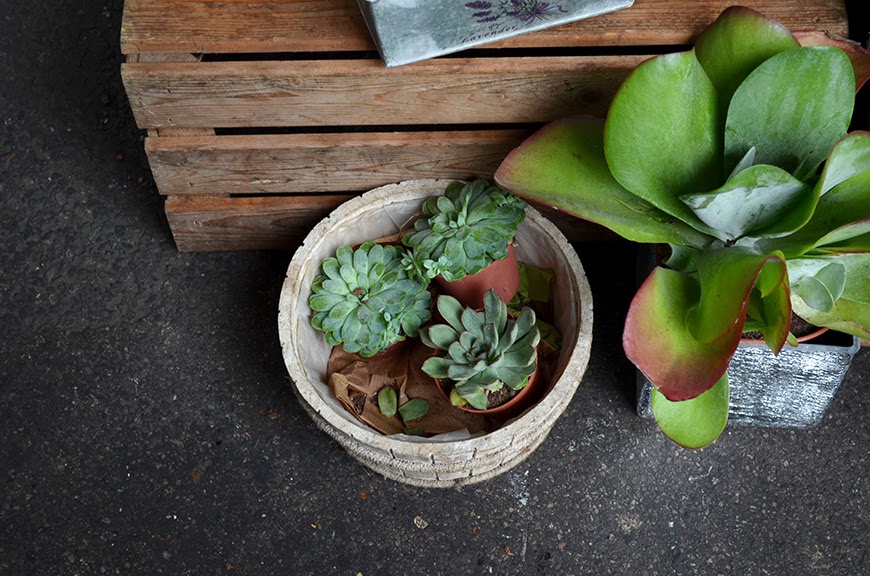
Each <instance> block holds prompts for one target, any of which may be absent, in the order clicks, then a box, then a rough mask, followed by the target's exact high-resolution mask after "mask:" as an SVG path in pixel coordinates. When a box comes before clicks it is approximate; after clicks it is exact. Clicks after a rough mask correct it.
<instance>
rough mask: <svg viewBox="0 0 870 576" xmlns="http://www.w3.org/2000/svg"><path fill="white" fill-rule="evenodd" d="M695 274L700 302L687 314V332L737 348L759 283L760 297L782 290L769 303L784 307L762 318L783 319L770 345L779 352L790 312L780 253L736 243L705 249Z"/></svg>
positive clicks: (710, 341) (712, 341)
mask: <svg viewBox="0 0 870 576" xmlns="http://www.w3.org/2000/svg"><path fill="white" fill-rule="evenodd" d="M762 271H764V274H762ZM698 276H699V281H700V286H701V294H700V301H699V303H698V306H697V307H695V308H693V309H692V310H691V311H690V313H689V315H688V324H689V331H690V333H691V334H692V336H693V337H694V338H695V339H696V340H697V341H699V342H703V343H715V342H718V341H725V342H729V343H733V346H734V347H736V346H737V344H736V342H737V341H738V340H739V339H740V334H741V333H742V332H743V322H744V320H745V318H746V311H747V304H748V301H749V296H750V294H751V292H752V289H753V288H754V287H755V286H756V282H758V289H759V291H760V292H761V297H762V299H766V298H768V297H770V296H771V295H773V294H774V293H776V292H778V291H779V292H781V293H780V294H779V295H777V296H776V297H775V298H774V299H773V300H772V301H771V302H776V303H778V305H779V306H780V307H783V309H782V310H781V311H780V312H779V313H775V314H767V313H766V317H765V321H766V322H767V323H768V324H769V325H770V324H771V323H773V322H784V326H780V327H779V330H777V334H779V335H780V337H781V340H780V341H779V342H776V343H774V345H773V346H771V349H772V350H773V351H774V353H779V350H780V349H781V348H782V345H783V344H784V342H785V338H786V335H787V334H788V323H789V320H790V314H791V309H790V308H789V304H788V301H789V299H788V276H787V273H786V265H785V261H784V260H783V259H782V257H781V256H780V255H776V254H773V255H764V254H758V253H756V252H754V251H752V250H750V249H748V248H742V247H739V246H733V247H731V248H726V249H723V250H717V251H715V252H707V253H705V254H703V255H702V256H701V257H700V258H699V259H698ZM732 351H733V349H732ZM717 378H718V377H717Z"/></svg>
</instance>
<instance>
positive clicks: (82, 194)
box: [0, 0, 870, 576]
mask: <svg viewBox="0 0 870 576" xmlns="http://www.w3.org/2000/svg"><path fill="white" fill-rule="evenodd" d="M0 7H2V10H0V246H2V256H0V258H2V265H0V303H2V306H0V315H2V316H0V334H2V338H0V482H2V493H0V574H3V575H7V574H8V575H30V574H38V575H43V574H45V575H55V574H58V575H67V574H69V575H89V574H192V575H193V574H195V575H203V574H215V575H217V574H229V575H232V574H257V575H268V574H292V575H309V574H310V575H323V574H336V575H348V576H357V575H358V574H362V575H364V576H380V575H397V576H401V575H409V574H420V575H440V574H444V575H455V574H475V575H476V574H496V575H503V574H521V575H522V574H539V575H558V576H562V575H580V574H589V575H608V574H614V575H616V574H681V575H682V574H686V575H689V574H713V575H715V574H723V575H731V574H771V575H790V576H793V575H803V574H824V575H858V574H867V573H868V572H870V558H868V548H870V540H868V536H867V535H868V532H870V496H868V494H870V460H868V448H867V447H868V445H870V419H868V417H867V415H868V413H870V394H868V391H867V387H866V385H867V383H868V382H870V353H868V352H867V350H866V349H865V350H862V351H861V352H860V353H859V354H858V356H857V357H856V359H855V361H854V363H853V368H852V370H851V371H850V372H849V374H848V375H847V377H846V380H845V382H844V383H843V386H842V388H841V390H840V392H839V393H838V395H837V396H836V398H835V399H834V402H833V404H832V406H831V408H830V410H829V411H828V413H827V415H826V416H825V418H824V421H823V422H822V424H821V425H820V426H819V427H817V428H815V429H812V430H805V431H790V430H775V429H750V428H736V427H730V428H729V429H728V430H727V431H726V433H725V434H724V435H723V437H722V438H721V439H720V440H719V441H718V442H717V443H716V444H714V445H713V446H711V447H709V448H707V449H704V450H702V451H695V452H690V451H684V450H682V449H680V448H677V447H676V446H674V445H673V444H671V443H670V442H668V441H667V440H665V439H664V438H663V437H662V436H661V435H660V434H659V433H658V432H657V431H656V429H655V426H654V424H651V423H649V422H647V421H644V420H641V419H640V418H638V417H637V416H636V415H635V413H634V412H633V409H632V405H631V401H630V399H631V394H632V386H633V378H634V372H633V369H632V367H631V366H630V364H629V363H628V362H627V360H625V358H624V356H623V354H622V351H621V345H620V335H621V323H622V320H623V317H624V311H625V308H626V306H627V303H628V301H629V299H630V297H631V293H632V290H633V280H632V277H631V272H632V271H631V266H630V265H626V266H614V264H613V263H614V262H620V261H623V262H631V259H632V258H633V257H634V248H633V247H631V246H628V245H624V244H605V245H583V246H579V252H580V256H581V259H582V261H583V263H584V266H585V267H586V270H587V274H588V276H589V279H590V282H591V284H592V289H593V294H594V298H595V328H594V341H593V349H592V359H591V361H590V365H589V369H588V372H587V374H586V377H585V379H584V381H583V383H582V385H581V388H580V390H579V392H578V394H577V396H575V398H574V400H573V402H572V403H571V405H570V407H569V409H568V410H567V412H566V413H565V414H564V415H563V416H562V417H561V418H560V419H559V421H558V422H557V423H556V425H555V427H554V429H553V431H552V433H551V434H550V437H549V438H548V439H547V441H546V442H545V443H544V444H543V445H542V446H541V447H540V448H538V449H537V450H536V451H535V452H534V454H532V455H531V456H530V457H529V458H528V459H527V460H526V461H525V462H524V463H523V464H521V465H520V466H519V467H517V468H515V469H513V470H512V471H510V472H508V473H505V474H503V475H501V476H499V477H498V478H496V479H494V480H491V481H488V482H486V483H484V484H481V485H476V486H471V487H466V488H462V489H447V490H424V489H418V488H412V487H407V486H404V485H401V484H397V483H395V482H392V481H390V480H386V479H384V478H382V477H380V476H378V475H376V474H374V473H372V472H370V471H369V470H368V469H366V468H365V467H363V466H361V465H360V464H358V463H357V462H356V461H354V460H353V459H352V458H350V457H349V456H348V455H347V454H345V452H344V451H343V450H342V449H341V448H340V447H339V446H338V445H337V444H336V443H335V442H334V441H332V440H331V439H330V438H329V437H328V436H326V435H325V434H324V433H322V432H320V431H318V430H317V429H316V428H315V426H314V424H313V422H312V420H311V419H310V418H309V417H308V416H307V415H306V414H305V413H304V412H303V410H302V408H301V407H300V406H299V405H298V404H297V402H296V400H295V398H294V396H293V394H292V392H291V387H290V383H289V381H288V378H287V375H286V370H285V368H284V365H283V361H282V358H281V350H280V345H279V342H278V336H277V327H276V315H277V306H278V295H279V293H280V288H281V284H282V281H283V275H284V272H285V270H286V266H287V264H288V262H289V260H290V257H291V254H290V253H282V252H272V253H267V252H250V253H224V254H179V253H177V252H176V250H175V246H174V244H173V241H172V238H171V235H170V232H169V229H168V226H167V224H166V221H165V217H164V216H163V213H162V201H161V199H160V197H159V195H158V194H157V191H156V189H155V187H154V185H153V182H152V179H151V175H150V173H149V171H148V167H147V162H146V159H145V156H144V152H143V134H142V133H141V132H140V131H138V130H137V129H136V127H135V124H134V123H133V120H132V116H131V114H130V112H129V107H128V105H127V102H126V98H125V95H124V91H123V87H122V85H121V82H120V74H119V67H120V64H121V56H120V54H119V51H118V31H119V27H120V20H121V9H122V2H121V1H120V0H111V1H110V0H95V1H93V2H73V1H60V0H51V1H47V2H39V3H37V2H22V3H13V2H7V1H5V0H0ZM415 519H418V520H417V521H416V522H415ZM420 526H424V527H420Z"/></svg>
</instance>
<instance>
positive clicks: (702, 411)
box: [652, 373, 730, 448]
mask: <svg viewBox="0 0 870 576" xmlns="http://www.w3.org/2000/svg"><path fill="white" fill-rule="evenodd" d="M729 397H730V390H729V386H728V374H727V373H726V374H723V375H722V378H720V379H719V380H718V381H717V382H716V384H714V385H713V387H712V388H710V389H709V390H707V391H706V392H704V393H703V394H701V395H700V396H698V397H697V398H693V399H691V400H684V401H682V402H671V401H670V400H668V399H667V397H666V396H665V395H664V394H661V393H660V392H658V391H657V390H655V389H653V392H652V409H653V415H654V416H655V419H656V422H657V423H658V425H659V428H661V429H662V432H664V433H665V436H667V437H668V438H670V439H671V440H673V441H674V442H676V443H677V444H679V445H680V446H682V447H684V448H703V447H704V446H707V445H708V444H710V443H711V442H713V441H714V440H716V438H718V437H719V435H720V434H722V431H723V430H724V429H725V425H726V424H727V423H728V400H729Z"/></svg>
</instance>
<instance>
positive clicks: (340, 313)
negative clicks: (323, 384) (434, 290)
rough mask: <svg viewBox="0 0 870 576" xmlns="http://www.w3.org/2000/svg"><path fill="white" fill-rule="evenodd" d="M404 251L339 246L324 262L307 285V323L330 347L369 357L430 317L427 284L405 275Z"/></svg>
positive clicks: (373, 246)
mask: <svg viewBox="0 0 870 576" xmlns="http://www.w3.org/2000/svg"><path fill="white" fill-rule="evenodd" d="M404 254H405V251H404V249H402V248H401V247H396V246H381V245H380V244H375V243H374V242H365V243H363V244H362V245H361V246H360V247H359V248H357V249H356V250H353V249H352V248H351V247H350V246H341V247H340V248H338V250H337V251H336V253H335V257H331V256H330V257H328V258H324V260H323V262H322V263H321V270H322V272H323V273H322V274H321V275H319V276H317V277H316V278H315V279H314V281H313V282H312V285H311V290H312V292H313V293H312V295H311V297H310V298H309V299H308V304H309V306H311V309H312V310H313V311H314V315H313V316H312V318H311V325H312V326H314V328H315V329H317V330H321V331H323V333H324V337H325V338H326V342H327V343H328V344H330V345H331V346H337V345H339V344H341V345H342V347H343V348H344V349H345V350H346V351H347V352H351V353H357V354H359V355H360V356H363V357H370V356H374V355H375V354H377V353H378V352H379V351H381V350H384V349H385V348H387V347H389V346H391V345H392V344H395V343H396V342H399V341H401V340H404V338H405V336H406V335H407V336H411V337H415V336H417V334H418V332H419V330H420V325H421V324H423V322H426V321H427V320H429V318H430V317H431V315H432V314H431V312H430V308H431V305H432V296H431V295H430V294H429V291H428V290H427V286H428V280H425V279H422V278H420V277H418V276H416V275H411V276H409V275H408V273H407V272H406V271H405V269H404V268H403V266H402V257H403V255H404Z"/></svg>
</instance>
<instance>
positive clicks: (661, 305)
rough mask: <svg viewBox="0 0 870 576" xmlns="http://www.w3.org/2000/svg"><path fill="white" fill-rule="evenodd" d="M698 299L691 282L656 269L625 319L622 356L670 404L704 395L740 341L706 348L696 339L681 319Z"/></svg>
mask: <svg viewBox="0 0 870 576" xmlns="http://www.w3.org/2000/svg"><path fill="white" fill-rule="evenodd" d="M699 299H700V286H699V285H698V281H697V280H695V279H694V278H692V277H691V276H687V275H685V274H681V273H680V272H676V271H674V270H668V269H666V268H656V269H655V270H653V271H652V273H651V274H650V275H649V277H648V278H647V279H646V281H644V283H643V284H642V285H641V287H640V289H639V290H638V292H637V294H635V296H634V299H633V300H632V302H631V306H630V307H629V310H628V316H627V317H626V319H625V330H624V332H623V335H622V344H623V348H624V349H625V353H626V355H627V356H628V358H629V360H631V361H632V362H634V364H635V365H636V366H637V367H638V369H639V370H640V371H641V372H643V373H644V374H645V375H646V377H647V378H649V379H650V381H651V382H652V383H653V384H654V385H655V386H657V387H658V389H659V392H661V393H662V394H664V395H665V396H666V397H667V398H668V399H669V400H672V401H678V400H688V399H690V398H694V397H696V396H698V395H699V394H701V393H703V392H705V391H706V390H709V389H710V388H711V387H712V386H713V385H714V384H715V383H716V381H717V380H719V378H721V377H722V375H723V374H724V373H725V370H726V368H727V367H728V362H729V360H730V359H731V356H732V355H733V354H734V350H735V349H736V348H737V344H738V342H739V339H740V332H739V331H738V332H737V333H736V337H733V338H720V339H718V340H716V341H714V342H711V343H709V344H706V343H702V342H699V341H698V340H696V339H695V338H694V337H693V336H692V334H691V332H690V331H689V326H688V324H687V322H686V317H687V315H688V312H689V310H690V309H691V308H693V307H694V306H696V305H697V304H698V301H699ZM741 325H742V322H741Z"/></svg>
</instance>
